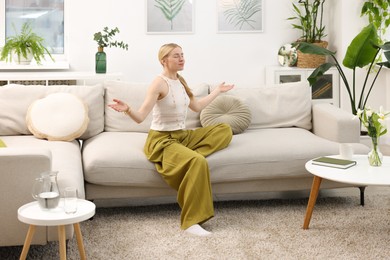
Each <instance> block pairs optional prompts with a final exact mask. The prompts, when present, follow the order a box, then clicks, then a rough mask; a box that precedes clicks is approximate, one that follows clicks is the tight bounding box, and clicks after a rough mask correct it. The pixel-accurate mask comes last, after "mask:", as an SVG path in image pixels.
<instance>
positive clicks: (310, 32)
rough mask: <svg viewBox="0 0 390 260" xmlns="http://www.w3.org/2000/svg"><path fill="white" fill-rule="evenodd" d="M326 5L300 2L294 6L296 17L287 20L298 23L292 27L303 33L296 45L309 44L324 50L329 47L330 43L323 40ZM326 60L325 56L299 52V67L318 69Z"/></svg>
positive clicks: (320, 0)
mask: <svg viewBox="0 0 390 260" xmlns="http://www.w3.org/2000/svg"><path fill="white" fill-rule="evenodd" d="M324 4H325V0H299V1H298V3H297V4H294V3H293V4H292V5H293V10H294V13H295V16H293V17H290V18H288V19H287V20H291V21H298V23H293V24H292V27H293V28H294V29H298V30H300V32H301V36H300V38H299V39H298V40H297V41H296V43H295V44H294V45H299V44H300V43H301V42H309V43H313V44H316V45H319V46H321V47H323V48H326V47H327V46H328V42H327V41H324V40H323V37H325V36H326V34H325V26H324V25H323V23H322V21H323V13H324ZM325 60H326V57H325V56H323V55H313V54H304V53H302V52H300V51H298V60H297V67H300V68H316V67H317V66H319V65H320V64H322V63H324V62H325Z"/></svg>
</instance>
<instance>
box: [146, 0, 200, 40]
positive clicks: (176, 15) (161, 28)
mask: <svg viewBox="0 0 390 260" xmlns="http://www.w3.org/2000/svg"><path fill="white" fill-rule="evenodd" d="M145 2H146V33H147V34H192V33H194V24H195V21H194V20H195V8H194V5H195V0H146V1H145Z"/></svg>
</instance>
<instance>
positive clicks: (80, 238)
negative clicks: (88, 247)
mask: <svg viewBox="0 0 390 260" xmlns="http://www.w3.org/2000/svg"><path fill="white" fill-rule="evenodd" d="M73 227H74V232H75V233H76V239H77V245H78V247H79V252H80V259H81V260H85V259H87V257H86V255H85V249H84V243H83V236H82V234H81V229H80V223H74V224H73Z"/></svg>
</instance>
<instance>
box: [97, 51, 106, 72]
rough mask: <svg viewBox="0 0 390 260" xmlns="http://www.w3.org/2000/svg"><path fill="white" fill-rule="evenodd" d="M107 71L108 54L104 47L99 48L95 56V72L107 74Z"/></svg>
mask: <svg viewBox="0 0 390 260" xmlns="http://www.w3.org/2000/svg"><path fill="white" fill-rule="evenodd" d="M106 71H107V58H106V53H105V52H104V51H103V47H99V48H98V52H97V53H96V55H95V72H96V73H106Z"/></svg>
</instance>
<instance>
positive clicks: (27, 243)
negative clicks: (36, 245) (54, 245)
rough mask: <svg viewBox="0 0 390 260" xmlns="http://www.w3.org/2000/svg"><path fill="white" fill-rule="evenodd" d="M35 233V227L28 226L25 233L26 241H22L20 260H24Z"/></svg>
mask: <svg viewBox="0 0 390 260" xmlns="http://www.w3.org/2000/svg"><path fill="white" fill-rule="evenodd" d="M34 233H35V226H34V225H30V227H29V228H28V231H27V235H26V239H25V240H24V245H23V250H22V254H21V255H20V260H25V259H26V257H27V254H28V250H29V249H30V245H31V240H32V238H33V236H34Z"/></svg>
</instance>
